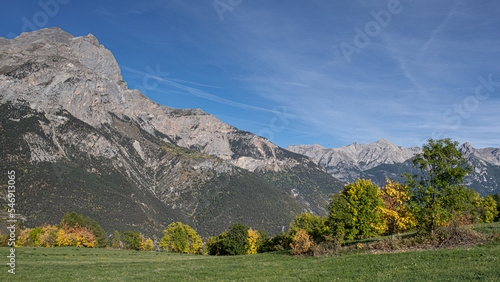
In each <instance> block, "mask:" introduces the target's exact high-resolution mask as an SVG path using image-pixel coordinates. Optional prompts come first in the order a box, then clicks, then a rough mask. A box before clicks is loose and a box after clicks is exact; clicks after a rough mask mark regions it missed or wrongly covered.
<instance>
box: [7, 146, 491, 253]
mask: <svg viewBox="0 0 500 282" xmlns="http://www.w3.org/2000/svg"><path fill="white" fill-rule="evenodd" d="M457 146H458V142H456V141H451V140H450V139H449V138H446V139H439V140H433V139H429V140H428V143H427V144H425V145H424V146H423V151H422V153H419V154H416V155H415V156H414V157H413V158H412V162H413V165H414V166H415V167H416V168H417V169H418V170H419V171H420V173H418V174H414V175H412V174H408V173H406V174H403V175H402V176H403V177H404V178H405V179H406V181H405V183H398V182H396V181H393V180H390V179H389V178H387V179H386V185H385V186H383V187H381V188H380V187H378V186H377V185H375V184H373V183H372V182H371V180H365V179H358V180H357V181H355V182H354V183H349V184H347V185H345V187H344V189H343V190H342V191H340V192H339V194H335V195H331V198H330V203H329V205H328V206H327V207H326V209H327V211H328V215H327V216H323V217H322V216H317V215H313V214H309V213H303V214H300V215H297V216H296V217H295V219H294V220H293V222H291V223H290V228H289V230H288V232H286V233H285V232H282V233H280V234H277V235H275V236H273V237H271V238H270V237H269V236H268V235H267V234H266V232H265V231H263V230H262V231H259V230H254V229H252V228H251V227H249V226H247V225H245V224H241V223H236V224H233V225H231V226H230V227H229V230H226V231H225V232H223V233H221V234H219V235H217V236H214V237H209V238H208V239H207V240H206V241H205V242H203V241H202V238H201V237H200V236H199V235H198V234H197V232H196V231H195V230H194V229H193V228H191V227H190V226H188V225H185V224H182V223H181V222H175V223H172V224H170V225H169V226H168V227H167V229H166V230H164V231H163V233H164V234H163V235H164V236H163V237H162V238H161V240H160V241H159V242H158V243H157V244H154V243H153V240H151V239H150V238H145V236H143V235H142V234H140V233H139V232H133V231H125V232H123V234H120V233H119V232H118V231H115V234H114V238H113V240H112V241H111V246H110V247H112V248H115V249H131V250H144V251H152V250H154V249H155V245H156V246H157V249H161V250H164V251H167V252H175V253H185V254H209V255H242V254H256V253H262V252H269V251H276V250H285V249H287V250H292V254H302V253H307V252H310V251H311V250H312V249H313V248H315V247H323V248H338V247H339V246H340V245H342V244H343V243H344V242H345V240H353V239H364V238H370V237H376V236H380V235H391V237H392V239H394V236H395V235H396V234H398V233H401V232H405V231H409V230H418V231H420V232H425V233H427V234H429V235H430V236H433V234H434V233H435V231H436V230H437V229H438V228H440V227H443V226H448V225H450V224H458V225H466V224H472V223H477V222H485V223H487V222H493V221H495V220H496V221H498V220H499V209H500V207H499V205H500V196H499V195H498V194H495V195H490V196H488V197H486V198H482V197H479V194H478V193H476V192H475V191H474V190H473V189H472V188H467V187H465V185H464V177H465V176H466V175H467V174H468V173H469V172H470V171H471V167H470V166H469V165H467V163H466V160H465V158H464V156H463V155H462V154H461V153H460V151H459V150H458V149H457ZM4 237H5V239H6V238H7V237H6V236H4ZM0 239H1V241H2V242H3V241H5V240H4V238H3V237H2V238H0ZM16 245H17V246H46V247H51V246H75V247H90V248H103V247H108V239H107V237H106V233H105V232H104V230H103V229H102V228H101V227H100V226H99V225H98V224H97V222H95V221H93V220H91V219H90V218H88V217H87V218H85V217H83V216H82V215H78V214H76V213H74V212H73V213H67V214H65V215H64V217H63V218H62V220H61V222H60V224H59V225H57V226H56V225H44V226H41V227H37V228H33V229H30V228H26V229H24V230H22V231H20V232H19V234H18V236H17V241H16Z"/></svg>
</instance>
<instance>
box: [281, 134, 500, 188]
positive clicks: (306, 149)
mask: <svg viewBox="0 0 500 282" xmlns="http://www.w3.org/2000/svg"><path fill="white" fill-rule="evenodd" d="M286 149H287V150H289V151H292V152H295V153H298V154H303V155H305V156H308V157H310V158H312V159H314V160H316V161H318V162H319V163H320V164H321V165H322V166H324V167H325V168H326V170H327V171H328V173H330V174H331V175H332V176H334V177H335V178H337V179H339V180H341V181H344V182H349V183H352V182H354V181H356V179H358V178H364V179H371V180H372V181H373V182H374V183H376V184H377V185H379V186H383V185H385V179H386V177H389V178H390V179H392V180H398V181H404V179H403V178H402V177H401V174H402V173H405V172H410V173H418V171H417V170H416V169H415V168H414V167H413V164H412V163H411V158H412V157H413V156H414V155H415V154H417V153H420V152H422V149H421V148H419V147H411V148H405V147H401V146H397V145H395V144H393V143H391V142H389V141H387V140H385V139H381V140H378V141H376V142H373V143H370V144H358V143H353V144H351V145H348V146H342V147H339V148H331V149H327V148H325V147H323V146H321V145H298V146H288V147H287V148H286ZM458 149H459V151H460V152H462V153H463V154H464V157H465V159H466V160H467V163H468V164H469V165H471V166H472V168H473V172H472V173H471V174H470V175H468V176H466V178H465V184H466V185H467V186H469V187H472V188H474V190H476V191H477V192H479V193H480V194H481V195H482V196H487V195H489V194H494V193H499V192H500V149H499V148H482V149H475V148H474V147H472V146H471V145H470V144H469V143H464V144H462V145H460V147H459V148H458Z"/></svg>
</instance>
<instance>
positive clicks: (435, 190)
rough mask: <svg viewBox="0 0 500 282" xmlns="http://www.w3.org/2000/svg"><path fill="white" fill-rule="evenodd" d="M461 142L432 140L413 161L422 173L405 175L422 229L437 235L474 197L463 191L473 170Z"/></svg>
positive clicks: (447, 139)
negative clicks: (456, 212)
mask: <svg viewBox="0 0 500 282" xmlns="http://www.w3.org/2000/svg"><path fill="white" fill-rule="evenodd" d="M457 146H458V142H456V141H451V140H450V139H449V138H446V139H439V140H433V139H429V140H428V143H427V144H424V146H423V152H422V153H419V154H416V155H415V156H414V157H413V158H412V162H413V165H414V166H415V167H416V168H417V169H420V171H421V173H420V174H415V175H410V174H404V175H403V177H405V178H406V184H407V185H408V186H409V187H410V190H411V192H412V194H413V197H412V202H413V210H414V214H415V216H416V217H417V220H418V224H419V226H420V227H421V228H423V229H425V230H428V231H429V232H430V233H431V234H434V230H435V229H436V227H438V226H441V225H445V224H447V222H449V221H450V220H451V219H452V218H453V215H454V212H455V211H459V210H461V209H465V208H466V205H465V204H466V202H468V201H469V202H470V197H472V194H471V193H470V191H467V190H466V189H464V186H463V182H464V177H465V176H466V175H467V173H469V172H470V171H471V167H470V166H468V165H467V164H466V160H465V158H464V157H463V155H462V153H461V152H460V151H459V150H458V149H457Z"/></svg>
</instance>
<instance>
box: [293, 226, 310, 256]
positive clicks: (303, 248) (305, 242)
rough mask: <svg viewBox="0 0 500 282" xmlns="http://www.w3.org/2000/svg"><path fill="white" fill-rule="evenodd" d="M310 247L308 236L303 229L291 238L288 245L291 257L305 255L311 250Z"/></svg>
mask: <svg viewBox="0 0 500 282" xmlns="http://www.w3.org/2000/svg"><path fill="white" fill-rule="evenodd" d="M312 245H313V244H312V242H311V240H310V239H309V234H307V232H306V231H305V230H304V229H299V230H297V233H296V234H295V236H294V237H293V242H292V243H290V247H291V248H292V255H300V254H305V253H307V252H309V251H310V250H311V247H312Z"/></svg>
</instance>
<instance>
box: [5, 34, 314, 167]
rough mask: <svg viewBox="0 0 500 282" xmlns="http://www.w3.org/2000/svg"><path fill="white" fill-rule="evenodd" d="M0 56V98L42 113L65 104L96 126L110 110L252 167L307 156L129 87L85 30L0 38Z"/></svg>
mask: <svg viewBox="0 0 500 282" xmlns="http://www.w3.org/2000/svg"><path fill="white" fill-rule="evenodd" d="M0 58H2V60H0V102H2V103H3V102H6V101H20V100H22V101H26V102H28V104H29V105H30V107H32V108H34V109H37V110H41V111H51V110H53V109H64V110H67V111H68V112H69V113H70V114H71V115H73V116H75V117H76V118H78V119H80V120H82V121H84V122H86V123H88V124H89V125H91V126H95V127H97V128H99V127H102V126H105V125H106V124H111V123H112V122H113V116H112V114H113V115H116V116H118V117H120V118H124V119H131V120H133V121H135V122H137V123H138V124H141V126H142V128H143V129H144V130H145V131H147V132H148V133H150V134H154V135H158V134H159V135H161V136H163V137H162V138H163V139H164V141H166V142H172V143H175V144H176V145H179V146H182V147H185V148H188V149H193V150H197V151H201V152H203V153H204V154H207V155H213V156H217V157H220V158H222V159H225V160H231V161H233V164H234V165H237V166H239V167H241V168H245V169H249V170H251V171H254V170H259V169H273V170H281V169H283V168H286V167H293V166H295V165H297V164H298V163H304V162H309V161H310V160H308V159H307V158H305V157H303V156H299V155H296V156H294V157H291V158H290V157H286V156H288V155H290V153H288V152H286V151H284V150H283V149H281V148H279V147H278V146H276V145H274V144H272V143H271V142H269V141H268V140H266V139H265V138H262V137H258V136H255V135H253V134H250V133H247V132H243V131H240V130H238V129H236V128H234V127H232V126H230V125H228V124H225V123H223V122H221V121H220V120H219V119H217V118H216V117H214V116H212V115H208V114H207V113H205V112H203V111H202V110H189V109H188V110H180V109H173V108H168V107H165V106H163V105H159V104H157V103H155V102H153V101H151V100H150V99H149V98H147V97H146V96H144V95H143V94H142V93H141V92H139V91H137V90H132V89H128V87H127V85H126V83H125V82H123V81H122V76H121V72H120V68H119V66H118V63H117V62H116V60H115V58H114V56H113V54H112V53H111V52H110V51H109V50H107V49H106V48H104V46H103V45H100V44H99V41H98V40H97V38H95V36H93V35H92V34H89V35H87V36H81V37H73V36H72V35H71V34H69V33H66V32H64V31H63V30H61V29H59V28H47V29H41V30H39V31H34V32H29V33H23V34H22V35H20V36H19V37H17V38H15V39H12V40H1V41H0ZM111 113H112V114H111ZM298 160H300V161H298Z"/></svg>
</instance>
